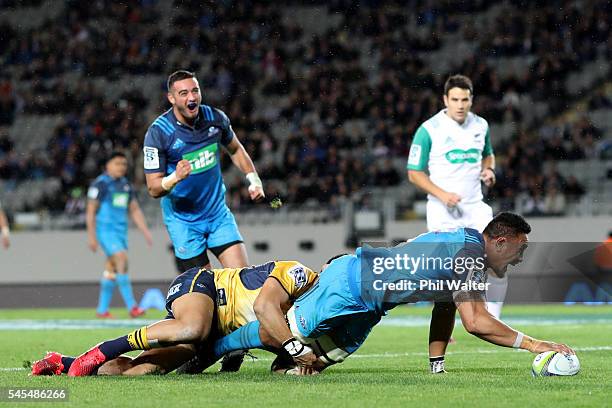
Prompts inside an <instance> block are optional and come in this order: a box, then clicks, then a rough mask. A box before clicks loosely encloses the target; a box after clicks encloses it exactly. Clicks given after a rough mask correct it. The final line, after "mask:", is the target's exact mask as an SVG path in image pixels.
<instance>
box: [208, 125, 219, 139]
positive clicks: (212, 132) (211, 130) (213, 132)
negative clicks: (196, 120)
mask: <svg viewBox="0 0 612 408" xmlns="http://www.w3.org/2000/svg"><path fill="white" fill-rule="evenodd" d="M217 133H219V128H218V127H215V126H211V127H209V128H208V137H211V136H214V135H216V134H217Z"/></svg>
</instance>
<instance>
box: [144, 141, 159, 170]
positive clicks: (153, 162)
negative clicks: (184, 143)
mask: <svg viewBox="0 0 612 408" xmlns="http://www.w3.org/2000/svg"><path fill="white" fill-rule="evenodd" d="M142 151H143V152H144V168H145V170H156V169H158V168H159V151H158V150H157V148H155V147H150V146H145V147H144V148H143V149H142Z"/></svg>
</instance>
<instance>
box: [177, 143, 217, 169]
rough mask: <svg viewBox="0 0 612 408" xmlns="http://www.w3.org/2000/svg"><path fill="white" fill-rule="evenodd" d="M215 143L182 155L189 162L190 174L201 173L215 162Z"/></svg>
mask: <svg viewBox="0 0 612 408" xmlns="http://www.w3.org/2000/svg"><path fill="white" fill-rule="evenodd" d="M217 149H218V145H217V143H213V144H210V145H208V146H204V147H203V148H201V149H199V150H196V151H195V152H191V153H187V154H184V155H183V159H185V160H187V161H188V162H189V164H191V174H198V173H202V172H204V171H206V170H209V169H211V168H212V167H214V166H215V165H216V164H217Z"/></svg>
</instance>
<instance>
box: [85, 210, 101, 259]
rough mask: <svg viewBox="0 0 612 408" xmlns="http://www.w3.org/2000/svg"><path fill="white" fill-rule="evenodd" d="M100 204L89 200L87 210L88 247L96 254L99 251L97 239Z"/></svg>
mask: <svg viewBox="0 0 612 408" xmlns="http://www.w3.org/2000/svg"><path fill="white" fill-rule="evenodd" d="M99 206H100V202H99V201H98V200H92V199H89V200H87V207H86V209H85V224H86V225H87V245H88V246H89V249H91V250H92V251H93V252H96V250H97V249H98V240H97V239H96V212H98V207H99Z"/></svg>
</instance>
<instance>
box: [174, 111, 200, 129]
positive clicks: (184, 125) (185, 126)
mask: <svg viewBox="0 0 612 408" xmlns="http://www.w3.org/2000/svg"><path fill="white" fill-rule="evenodd" d="M169 112H170V117H171V118H172V122H171V123H176V125H177V126H180V127H181V128H187V129H200V128H202V127H203V125H204V123H205V122H206V119H204V117H205V116H204V112H203V110H202V105H200V106H199V107H198V116H197V117H196V120H195V122H194V124H193V127H192V126H189V125H186V124H184V123H182V122H181V121H180V120H178V119H177V118H176V116H175V115H174V109H172V108H170V111H169Z"/></svg>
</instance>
